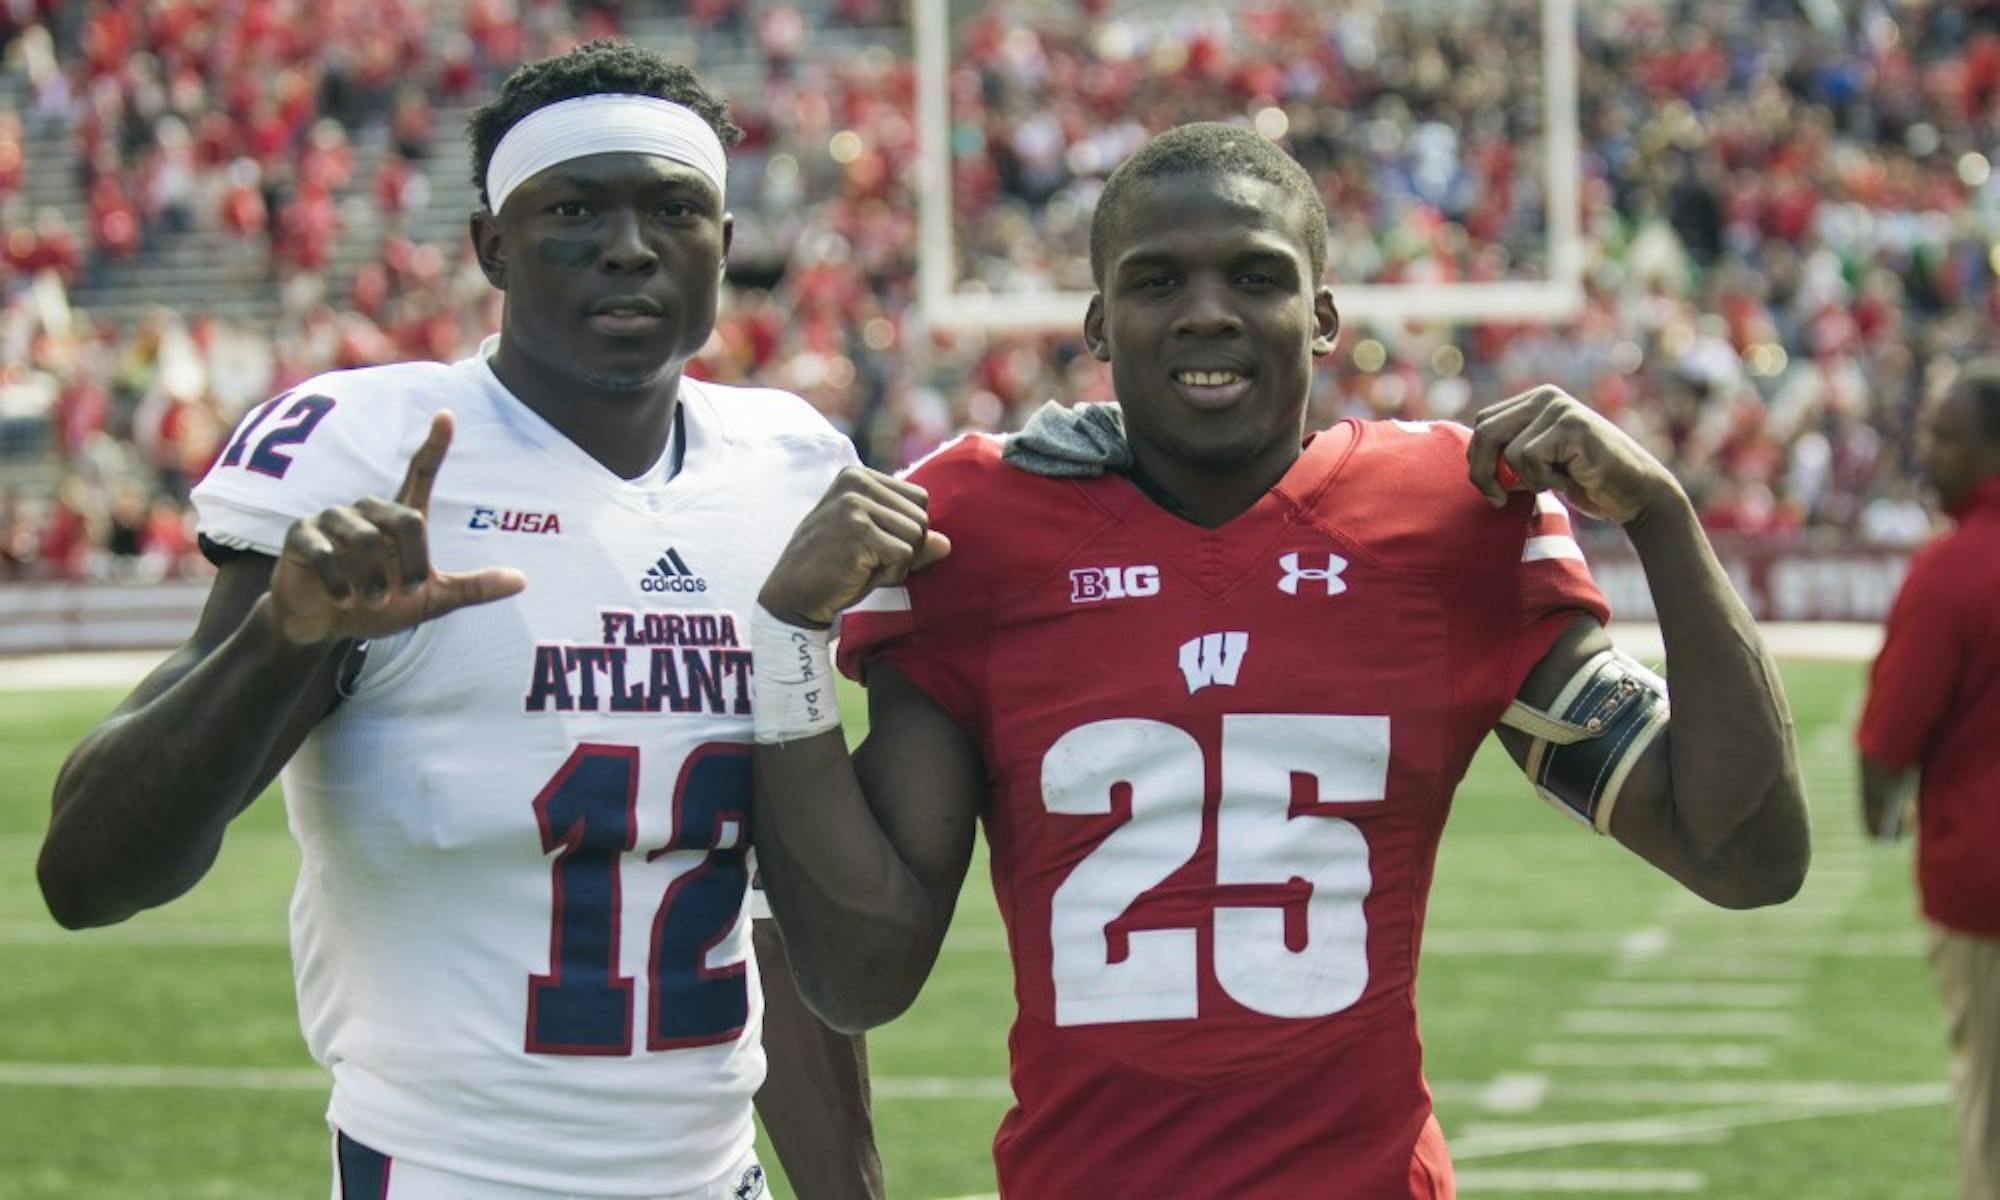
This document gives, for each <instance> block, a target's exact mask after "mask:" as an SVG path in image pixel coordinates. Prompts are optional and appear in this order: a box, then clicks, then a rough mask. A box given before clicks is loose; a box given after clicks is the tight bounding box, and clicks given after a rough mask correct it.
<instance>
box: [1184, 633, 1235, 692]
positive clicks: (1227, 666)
mask: <svg viewBox="0 0 2000 1200" xmlns="http://www.w3.org/2000/svg"><path fill="white" fill-rule="evenodd" d="M1249 648H1250V635H1249V634H1248V633H1245V632H1243V631H1242V630H1230V631H1228V632H1226V633H1204V634H1202V635H1201V636H1200V637H1198V638H1190V639H1188V640H1187V641H1185V642H1182V643H1181V674H1182V675H1184V676H1186V677H1187V685H1188V695H1190V696H1192V695H1194V694H1195V693H1196V692H1198V691H1200V690H1201V689H1203V688H1205V687H1207V686H1209V685H1210V684H1214V683H1219V684H1222V685H1223V686H1224V687H1235V686H1236V672H1237V671H1239V670H1241V669H1242V667H1243V654H1244V652H1245V651H1246V650H1248V649H1249Z"/></svg>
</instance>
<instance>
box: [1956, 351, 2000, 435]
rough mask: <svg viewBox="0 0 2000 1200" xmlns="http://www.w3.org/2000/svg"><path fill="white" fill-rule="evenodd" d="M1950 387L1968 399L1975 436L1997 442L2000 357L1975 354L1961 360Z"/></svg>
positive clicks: (1999, 427)
mask: <svg viewBox="0 0 2000 1200" xmlns="http://www.w3.org/2000/svg"><path fill="white" fill-rule="evenodd" d="M1951 387H1952V390H1953V391H1955V392H1957V393H1959V394H1960V395H1962V396H1964V397H1965V398H1966V399H1967V400H1970V401H1971V402H1972V413H1973V416H1974V417H1975V418H1976V419H1977V420H1978V422H1979V436H1980V437H1982V438H1984V439H1986V440H1987V441H1989V442H2000V358H1979V359H1974V360H1973V361H1971V362H1969V363H1967V364H1965V367H1964V368H1963V369H1962V370H1960V371H1959V373H1958V378H1957V379H1955V380H1953V381H1952V385H1951Z"/></svg>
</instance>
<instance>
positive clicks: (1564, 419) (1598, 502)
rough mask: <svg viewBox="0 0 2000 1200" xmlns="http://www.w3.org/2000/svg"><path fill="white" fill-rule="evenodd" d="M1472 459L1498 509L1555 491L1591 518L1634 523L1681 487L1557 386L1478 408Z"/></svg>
mask: <svg viewBox="0 0 2000 1200" xmlns="http://www.w3.org/2000/svg"><path fill="white" fill-rule="evenodd" d="M1466 457H1467V459H1468V460H1469V463H1470V468H1469V470H1468V474H1469V475H1470V476H1471V478H1472V484H1473V486H1474V487H1476V488H1478V489H1479V490H1480V492H1481V493H1483V494H1484V495H1485V496H1486V498H1487V499H1488V500H1490V501H1491V502H1492V503H1493V505H1494V506H1495V507H1498V506H1500V505H1502V504H1505V503H1506V502H1507V493H1508V492H1509V491H1510V490H1513V491H1529V492H1539V491H1543V490H1545V489H1553V490H1555V491H1557V492H1560V493H1562V495H1563V496H1564V497H1565V498H1566V499H1567V500H1568V501H1569V502H1570V504H1571V505H1572V506H1573V507H1575V508H1577V509H1580V510H1582V511H1583V512H1585V513H1588V514H1589V515H1591V516H1594V517H1601V518H1603V519H1604V520H1607V521H1616V522H1618V523H1619V524H1620V525H1630V524H1631V523H1632V522H1634V521H1637V520H1638V519H1639V518H1641V517H1643V516H1645V515H1646V513H1647V512H1648V511H1650V510H1651V509H1652V507H1653V506H1654V505H1655V504H1656V503H1658V502H1659V501H1660V500H1662V499H1666V498H1670V497H1676V496H1679V495H1680V490H1681V485H1680V483H1679V481H1678V480H1676V479H1675V478H1674V476H1673V472H1671V471H1669V470H1667V468H1666V465H1665V464H1663V463H1662V462H1660V460H1659V459H1657V458H1654V457H1653V456H1652V455H1651V454H1649V453H1647V452H1646V449H1645V447H1643V446H1641V445H1639V443H1637V442H1635V441H1633V440H1632V439H1631V437H1630V436H1628V435H1627V434H1626V432H1625V431H1624V430H1622V429H1620V428H1618V427H1617V426H1616V425H1613V424H1612V423H1611V422H1610V421H1609V420H1606V419H1605V418H1604V417H1603V416H1602V415H1600V414H1598V413H1596V412H1593V411H1591V409H1590V408H1589V407H1588V406H1586V405H1585V404H1584V403H1583V402H1582V401H1580V400H1578V399H1576V397H1574V396H1571V395H1570V394H1569V393H1567V392H1565V391H1563V390H1562V389H1561V388H1558V387H1538V388H1532V389H1530V390H1528V391H1525V392H1522V393H1521V394H1520V395H1518V396H1515V397H1513V398H1512V399H1509V400H1502V401H1501V402H1500V403H1498V404H1494V405H1489V406H1488V407H1486V408H1483V409H1481V410H1479V415H1478V416H1476V417H1474V418H1473V422H1472V444H1471V445H1470V446H1469V447H1468V448H1467V449H1466ZM1509 472H1511V473H1512V475H1513V476H1514V478H1512V479H1508V478H1506V475H1507V473H1509Z"/></svg>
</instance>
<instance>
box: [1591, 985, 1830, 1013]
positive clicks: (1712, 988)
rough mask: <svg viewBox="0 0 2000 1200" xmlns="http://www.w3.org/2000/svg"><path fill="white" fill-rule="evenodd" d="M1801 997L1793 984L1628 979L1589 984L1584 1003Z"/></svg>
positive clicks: (1756, 1001)
mask: <svg viewBox="0 0 2000 1200" xmlns="http://www.w3.org/2000/svg"><path fill="white" fill-rule="evenodd" d="M1799 998H1800V989H1799V985H1798V984H1796V983H1733V982H1732V983H1710V982H1687V981H1674V980H1665V979H1662V980H1658V981H1653V980H1645V981H1640V982H1633V981H1630V980H1624V981H1618V982H1606V983H1597V984H1592V985H1591V986H1590V987H1589V988H1588V989H1587V990H1586V991H1585V992H1584V1003H1585V1004H1602V1005H1607V1006H1610V1007H1614V1008H1616V1007H1637V1008H1647V1007H1654V1006H1659V1005H1688V1006H1691V1007H1698V1008H1789V1007H1790V1006H1792V1005H1794V1004H1797V1003H1798V1002H1799Z"/></svg>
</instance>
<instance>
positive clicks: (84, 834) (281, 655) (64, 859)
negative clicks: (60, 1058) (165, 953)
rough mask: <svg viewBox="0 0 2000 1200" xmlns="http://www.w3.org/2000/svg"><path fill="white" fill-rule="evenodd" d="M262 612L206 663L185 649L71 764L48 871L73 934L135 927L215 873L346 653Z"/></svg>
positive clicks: (47, 846) (45, 878) (61, 917)
mask: <svg viewBox="0 0 2000 1200" xmlns="http://www.w3.org/2000/svg"><path fill="white" fill-rule="evenodd" d="M263 607H264V606H263V604H262V603H261V602H260V604H259V605H258V606H257V607H256V608H255V609H253V611H252V613H251V615H250V616H249V617H248V618H247V619H246V620H244V622H243V623H242V624H241V625H240V626H239V627H238V628H237V629H236V631H235V632H234V633H232V634H231V635H230V636H229V637H228V638H227V639H225V640H224V641H223V642H222V643H221V644H220V645H219V646H217V647H216V648H215V649H214V650H213V651H212V652H210V653H208V654H207V655H206V656H201V652H200V650H199V649H198V648H197V647H195V646H192V645H190V646H188V647H185V648H183V649H182V650H181V651H180V652H179V653H178V654H177V655H176V657H175V659H173V660H169V662H168V663H167V664H165V665H164V666H163V667H162V668H161V669H160V671H158V672H156V673H155V675H154V676H153V677H152V678H151V679H149V680H148V682H147V684H145V685H142V686H141V690H140V695H139V696H137V697H135V701H137V702H136V703H133V704H131V705H130V706H129V707H128V708H126V709H125V710H123V711H121V712H119V713H118V714H116V715H114V716H113V717H111V718H110V719H109V720H107V721H105V722H104V723H103V724H102V725H100V726H98V727H97V728H96V729H95V730H93V731H92V732H91V733H90V734H89V735H88V736H87V737H85V738H84V740H83V741H82V742H81V743H80V744H79V745H78V746H77V748H76V749H75V750H74V751H73V752H72V753H71V754H70V757H69V759H68V761H67V762H65V763H64V764H63V768H62V771H61V773H60V774H59V775H58V776H57V779H56V786H55V791H54V796H53V801H52V814H51V817H50V821H49V830H48V833H47V835H46V837H45V839H44V840H43V843H42V852H41V857H40V860H39V861H38V863H37V866H36V871H37V875H38V877H39V879H40V882H41V887H42V895H43V898H44V900H45V901H46V902H47V903H48V906H49V911H50V912H51V913H52V914H54V916H55V918H56V920H57V921H58V922H60V923H61V924H63V925H65V926H67V927H70V928H83V927H87V926H94V925H108V924H112V923H114V922H117V921H122V920H124V919H125V918H127V917H130V916H131V915H133V914H134V913H136V912H139V911H140V910H142V909H146V908H151V907H154V906H156V905H159V904H164V903H166V902H167V901H169V900H172V899H173V898H175V897H176V896H179V895H181V894H182V893H183V892H185V891H187V890H188V889H189V888H190V887H192V886H194V884H195V882H196V881H197V880H199V879H200V878H201V876H202V875H203V874H204V873H206V872H207V870H208V867H209V865H210V864H211V863H212V862H213V861H214V858H215V854H216V851H217V850H218V849H219V848H220V846H221V843H222V834H223V830H224V829H225V827H226V826H227V825H228V823H229V821H230V819H231V818H233V817H234V816H235V815H236V814H237V813H239V812H241V811H242V809H243V807H244V806H245V805H246V804H248V803H249V802H250V800H251V799H253V798H254V793H255V790H256V789H257V788H258V787H260V786H261V784H262V783H263V782H264V778H263V776H264V775H265V773H266V763H267V762H268V760H269V759H270V758H271V756H272V753H273V748H274V747H275V746H276V745H277V743H278V740H279V738H280V737H281V736H282V735H283V732H284V730H285V729H286V727H287V725H288V723H289V722H290V721H291V720H292V717H293V714H294V713H295V711H296V710H297V709H298V707H299V705H300V704H301V703H302V702H303V701H304V699H305V696H306V694H307V691H308V683H309V681H311V680H312V679H313V678H314V677H315V675H316V668H318V667H320V666H322V665H323V664H324V663H325V662H326V661H327V659H328V658H329V657H330V656H331V655H332V654H333V653H334V647H333V646H331V645H329V646H325V647H311V648H305V649H301V648H297V647H293V646H290V645H289V644H288V643H286V642H284V640H283V639H282V638H281V637H279V635H278V633H277V631H276V627H275V626H274V625H273V624H272V623H271V622H270V620H269V619H268V618H267V617H266V615H265V614H264V612H263ZM190 660H195V661H193V663H192V665H191V666H190V665H187V664H188V663H189V661H190ZM149 690H150V694H148V692H149Z"/></svg>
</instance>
